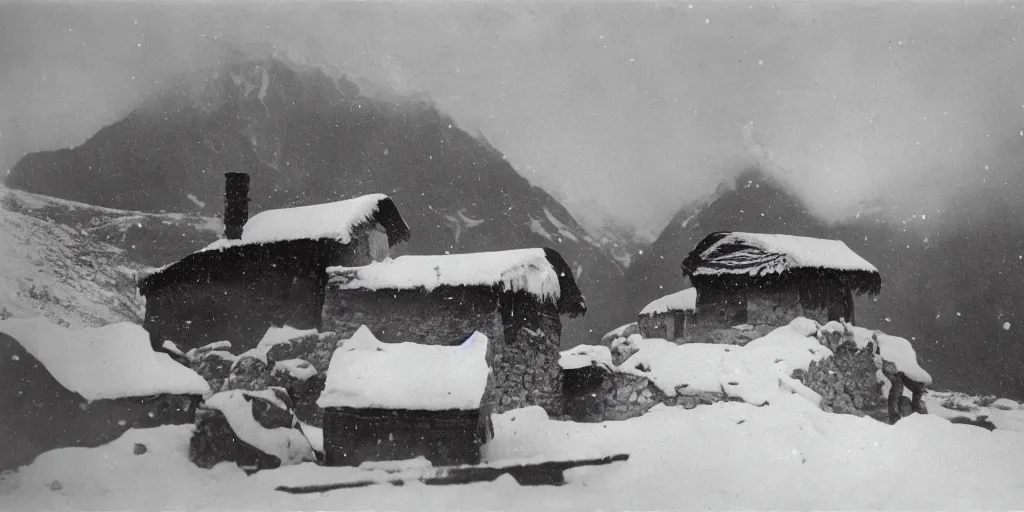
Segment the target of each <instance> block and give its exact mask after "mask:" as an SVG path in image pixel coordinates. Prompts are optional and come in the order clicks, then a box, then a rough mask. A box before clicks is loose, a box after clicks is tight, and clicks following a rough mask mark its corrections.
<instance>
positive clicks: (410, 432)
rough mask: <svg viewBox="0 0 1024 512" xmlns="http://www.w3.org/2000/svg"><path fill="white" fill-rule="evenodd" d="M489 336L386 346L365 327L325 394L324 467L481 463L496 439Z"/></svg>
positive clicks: (342, 354)
mask: <svg viewBox="0 0 1024 512" xmlns="http://www.w3.org/2000/svg"><path fill="white" fill-rule="evenodd" d="M490 375H491V370H490V367H489V365H488V362H487V337H486V336H484V335H483V334H480V333H473V334H472V335H471V336H469V338H468V339H466V340H465V342H463V343H462V344H461V345H458V346H447V347H446V346H436V345H435V346H431V345H422V344H419V343H408V342H405V343H383V342H381V341H380V340H378V339H377V338H376V337H374V335H373V333H371V332H370V330H369V329H368V328H366V327H365V326H363V327H361V328H360V329H359V330H357V331H356V332H355V334H353V335H352V337H351V338H349V339H348V340H345V341H344V342H343V343H342V345H341V346H340V347H339V348H338V349H337V350H335V352H334V355H333V356H332V357H331V363H330V366H329V368H328V370H327V380H326V382H325V385H324V390H323V392H322V393H321V394H320V398H319V399H318V400H317V405H318V406H319V407H320V408H321V409H323V411H324V412H323V418H324V428H323V443H324V447H323V448H324V463H325V464H326V465H328V466H359V465H360V464H362V463H364V462H372V461H401V460H409V459H415V458H417V457H424V458H426V459H427V460H428V461H430V462H431V463H432V464H434V465H435V466H437V465H459V464H478V463H479V462H480V458H481V450H480V449H481V446H482V445H483V444H484V443H486V442H487V441H488V440H489V438H490V437H491V435H492V433H491V428H490V414H489V412H490V411H489V410H488V408H487V407H486V406H485V405H482V404H484V402H485V394H487V393H488V391H489V390H488V382H489V380H490Z"/></svg>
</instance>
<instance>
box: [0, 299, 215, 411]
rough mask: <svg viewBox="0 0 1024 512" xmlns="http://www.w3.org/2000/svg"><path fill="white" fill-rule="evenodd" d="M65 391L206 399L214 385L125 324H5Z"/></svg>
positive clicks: (96, 396)
mask: <svg viewBox="0 0 1024 512" xmlns="http://www.w3.org/2000/svg"><path fill="white" fill-rule="evenodd" d="M0 332H3V333H4V334H7V335H9V336H11V337H13V338H14V339H16V340H18V342H19V343H20V344H21V346H22V347H24V348H25V350H26V351H28V353H30V354H32V356H33V357H35V358H36V359H38V360H39V362H40V363H42V364H43V366H44V367H46V370H47V371H49V372H50V374H51V375H53V378H55V379H57V382H59V383H60V384H61V385H62V386H64V387H65V388H67V389H68V390H70V391H74V392H75V393H78V394H79V395H82V397H83V398H85V399H86V400H102V399H118V398H127V397H134V396H149V395H159V394H164V393H168V394H187V395H203V394H206V393H208V392H209V391H210V387H209V385H208V384H207V383H206V381H205V380H203V378H202V377H200V376H199V375H198V374H196V373H195V372H194V371H192V370H191V369H189V368H186V367H184V366H182V365H180V364H178V363H177V362H175V361H174V360H173V359H171V357H170V356H169V355H167V354H164V353H161V352H154V351H153V348H152V346H151V345H150V343H149V333H147V332H146V330H145V329H143V328H142V327H140V326H138V325H135V324H132V323H128V322H121V323H116V324H110V325H106V326H103V327H96V328H91V329H77V330H75V329H66V328H64V327H61V326H59V325H57V324H55V323H53V322H51V321H49V320H46V319H43V318H34V319H29V320H25V319H10V320H0Z"/></svg>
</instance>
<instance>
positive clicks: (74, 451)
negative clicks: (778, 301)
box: [0, 395, 1024, 512]
mask: <svg viewBox="0 0 1024 512" xmlns="http://www.w3.org/2000/svg"><path fill="white" fill-rule="evenodd" d="M494 428H495V437H494V439H493V440H492V441H491V442H489V443H487V445H485V446H484V452H485V460H486V461H487V462H490V463H492V464H498V463H503V462H506V461H509V460H517V459H546V460H552V459H565V458H575V457H586V458H589V457H600V456H606V455H610V454H613V453H628V454H630V459H629V461H627V462H620V463H615V464H612V465H608V466H596V467H585V468H578V469H573V470H569V471H567V472H566V473H565V476H566V480H567V483H566V485H564V486H562V487H547V486H520V485H517V484H515V483H514V482H508V479H507V478H506V479H503V480H502V481H497V482H490V483H475V484H468V485H452V486H426V485H421V484H416V483H409V484H406V485H404V486H389V485H385V486H383V487H381V486H370V487H366V488H354V489H344V490H339V491H334V492H328V493H323V494H309V495H292V494H287V493H283V492H278V491H275V490H274V488H275V487H277V486H278V485H310V484H326V483H337V482H342V481H357V480H365V479H376V478H380V479H382V480H383V479H386V478H388V475H387V474H383V472H379V471H366V470H362V469H358V468H352V467H344V468H341V467H338V468H331V467H321V466H317V465H316V464H313V463H304V464H298V465H294V466H287V467H282V468H278V469H274V470H265V471H260V472H259V473H256V474H255V475H253V476H246V474H245V473H244V472H243V471H242V470H241V469H240V468H238V467H237V466H235V465H234V464H232V463H226V464H221V465H218V466H216V467H214V468H213V469H201V468H198V467H196V466H195V465H194V464H192V463H191V462H190V461H189V460H188V444H189V438H190V436H191V432H192V429H193V427H192V426H191V425H183V426H172V427H160V428H157V429H145V430H129V431H128V432H127V433H126V434H125V435H124V436H122V437H121V438H119V439H117V440H115V441H114V442H112V443H110V444H107V445H103V446H100V447H96V448H66V449H60V450H53V451H50V452H47V453H45V454H43V455H41V456H40V457H38V458H37V459H36V460H35V461H34V462H33V463H32V464H31V465H29V466H27V467H24V468H22V469H21V470H20V471H18V472H17V473H15V474H13V475H12V478H11V480H13V481H14V485H12V489H11V490H10V491H7V492H6V493H5V494H4V495H3V497H2V498H0V500H2V502H3V507H2V508H5V509H8V510H152V509H159V510H337V509H339V508H344V509H347V510H450V509H452V508H459V509H464V510H506V511H510V512H511V511H539V510H679V509H680V508H686V509H688V510H1019V509H1021V508H1024V487H1021V485H1020V483H1021V476H1020V475H1021V474H1024V435H1021V434H1019V433H1016V432H1004V431H1000V430H996V431H995V432H988V431H986V430H984V429H980V428H976V427H971V426H964V425H954V424H950V423H949V422H948V421H946V420H943V419H941V418H938V417H936V416H934V415H917V414H915V415H913V416H910V417H908V418H904V419H902V420H901V421H900V422H899V423H897V424H896V425H892V426H890V425H886V424H883V423H880V422H877V421H874V420H870V419H866V418H858V417H854V416H852V415H842V414H829V413H825V412H822V411H820V410H818V409H817V408H816V407H814V406H813V405H812V404H810V403H808V402H807V401H806V400H803V399H800V398H797V397H795V396H792V395H790V396H789V397H782V398H779V399H777V400H774V401H772V403H771V404H770V405H768V406H765V407H751V406H749V405H746V404H738V403H719V404H715V405H710V406H707V407H698V408H696V409H693V410H685V409H683V408H681V407H663V406H658V407H655V408H654V409H652V410H651V411H650V412H649V413H647V414H645V415H643V416H641V417H638V418H634V419H630V420H626V421H611V422H604V423H598V424H589V423H575V422H569V421H555V420H551V419H549V418H548V417H547V416H546V415H545V414H544V411H543V410H541V409H540V408H539V407H530V408H525V409H516V410H513V411H508V412H506V413H503V414H500V415H495V416H494ZM135 443H141V444H144V445H145V446H147V447H148V451H147V452H146V453H145V454H143V455H135V454H134V453H133V447H134V444H135ZM882 469H884V470H882ZM893 475H912V476H908V477H906V478H903V477H897V478H893ZM55 481H56V482H57V484H56V485H55V484H54V482H55ZM169 483H173V485H169ZM54 488H56V489H58V490H51V489H54ZM680 504H685V505H680Z"/></svg>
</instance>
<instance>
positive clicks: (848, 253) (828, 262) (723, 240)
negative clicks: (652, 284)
mask: <svg viewBox="0 0 1024 512" xmlns="http://www.w3.org/2000/svg"><path fill="white" fill-rule="evenodd" d="M794 271H814V272H818V273H823V274H831V275H834V276H836V277H840V278H842V279H844V280H846V281H848V282H849V283H850V284H851V286H853V287H854V288H855V289H856V290H857V291H859V292H870V293H872V294H875V293H878V291H879V290H880V289H881V276H880V275H879V273H878V269H876V268H875V266H874V265H872V264H871V263H868V261H867V260H865V259H864V258H861V257H860V256H859V255H857V253H855V252H853V251H852V250H850V248H849V247H847V246H846V244H845V243H843V242H841V241H839V240H826V239H820V238H810V237H803V236H792V235H774V234H763V233H740V232H727V231H724V232H718V233H712V234H710V235H708V236H707V237H705V238H704V240H702V241H701V242H700V243H699V244H697V246H696V247H695V248H694V249H693V251H691V252H690V254H689V255H687V257H686V259H685V260H684V261H683V272H685V273H686V274H687V275H688V276H690V277H700V276H721V275H734V276H747V277H750V278H761V277H770V276H773V275H779V276H783V275H787V274H792V273H793V272H794Z"/></svg>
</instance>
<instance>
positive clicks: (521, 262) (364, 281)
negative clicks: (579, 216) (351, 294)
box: [327, 248, 586, 315]
mask: <svg viewBox="0 0 1024 512" xmlns="http://www.w3.org/2000/svg"><path fill="white" fill-rule="evenodd" d="M327 272H328V275H329V276H331V284H332V286H336V287H338V288H340V289H348V290H358V289H364V290H414V289H420V290H424V291H427V292H430V291H433V290H434V289H435V288H438V287H442V286H449V287H458V286H485V287H493V288H497V289H499V290H500V291H503V292H524V293H528V294H531V295H533V296H534V297H536V298H537V299H538V300H540V301H547V302H553V303H557V304H558V306H559V310H560V311H561V312H563V313H569V314H570V315H579V314H582V313H584V312H585V311H586V304H585V303H584V301H583V295H582V293H581V292H580V289H579V287H578V286H577V285H576V280H575V278H574V277H573V274H572V270H571V269H570V268H569V265H568V264H567V263H566V262H565V260H563V259H562V256H561V255H560V254H558V252H556V251H555V250H553V249H547V248H545V249H516V250H510V251H496V252H479V253H467V254H445V255H434V256H400V257H398V258H395V259H388V260H384V261H380V262H375V263H371V264H369V265H366V266H363V267H330V268H328V269H327Z"/></svg>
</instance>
